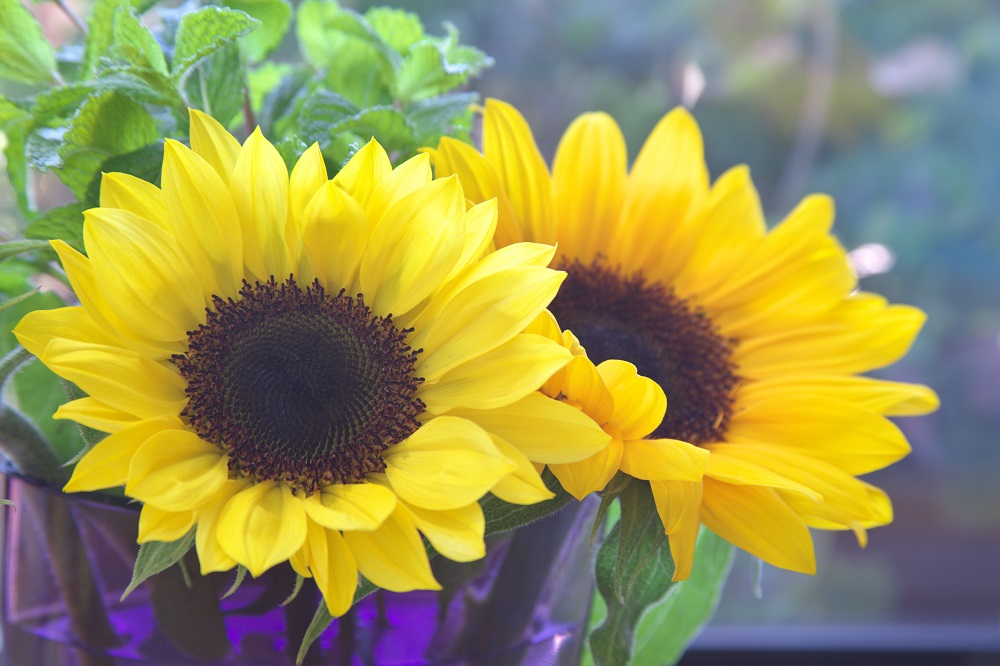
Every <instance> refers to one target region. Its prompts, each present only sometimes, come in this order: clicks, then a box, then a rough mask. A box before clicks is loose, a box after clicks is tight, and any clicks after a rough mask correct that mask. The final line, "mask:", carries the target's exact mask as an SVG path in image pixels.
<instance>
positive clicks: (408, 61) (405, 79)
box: [392, 40, 473, 103]
mask: <svg viewBox="0 0 1000 666" xmlns="http://www.w3.org/2000/svg"><path fill="white" fill-rule="evenodd" d="M472 72H473V70H472V69H471V68H469V67H467V66H466V65H455V64H451V63H449V62H448V61H447V59H446V58H445V54H444V52H443V51H442V49H441V47H440V46H439V45H438V43H437V42H436V41H432V40H424V41H422V42H419V43H417V44H414V45H413V46H412V47H411V48H410V53H409V55H407V56H406V58H405V59H404V60H403V63H402V64H401V65H400V67H399V70H398V71H397V72H396V79H395V81H394V83H393V87H392V92H393V95H394V96H395V97H396V98H397V99H400V100H402V101H403V102H404V103H406V102H410V101H414V100H419V99H425V98H427V97H431V96H432V95H437V94H440V93H443V92H447V91H449V90H452V89H454V88H457V87H458V86H460V85H462V84H463V83H465V81H466V80H467V79H468V78H469V77H470V76H471V75H472Z"/></svg>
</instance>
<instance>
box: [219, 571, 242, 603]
mask: <svg viewBox="0 0 1000 666" xmlns="http://www.w3.org/2000/svg"><path fill="white" fill-rule="evenodd" d="M246 577H247V568H246V567H245V566H243V565H242V564H238V565H237V566H236V579H235V580H233V584H232V586H230V588H229V589H228V590H226V593H225V594H223V595H222V598H223V599H228V598H229V597H231V596H233V595H234V594H236V590H238V589H240V586H241V585H243V581H244V580H245V579H246Z"/></svg>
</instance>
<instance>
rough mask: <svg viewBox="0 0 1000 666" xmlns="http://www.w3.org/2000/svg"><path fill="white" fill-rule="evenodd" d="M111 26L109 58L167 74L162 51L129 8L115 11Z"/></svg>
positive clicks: (120, 8)
mask: <svg viewBox="0 0 1000 666" xmlns="http://www.w3.org/2000/svg"><path fill="white" fill-rule="evenodd" d="M112 24H113V25H112V36H113V39H112V42H111V47H110V48H109V49H108V55H109V56H110V57H112V58H117V59H119V60H124V61H125V62H128V63H130V64H132V65H134V66H135V67H139V68H149V69H152V70H153V71H156V72H160V73H161V74H164V75H166V74H167V59H166V58H164V57H163V49H161V48H160V45H159V43H157V41H156V38H155V37H153V34H152V33H151V32H150V31H149V29H148V28H147V27H146V26H144V25H143V24H142V23H140V22H139V17H138V16H136V14H135V13H134V12H133V11H132V9H131V7H124V6H123V7H119V8H118V9H117V10H115V13H114V19H113V22H112Z"/></svg>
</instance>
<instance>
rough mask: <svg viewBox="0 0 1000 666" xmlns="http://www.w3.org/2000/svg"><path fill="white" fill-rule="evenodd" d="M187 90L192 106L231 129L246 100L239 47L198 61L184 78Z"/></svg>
mask: <svg viewBox="0 0 1000 666" xmlns="http://www.w3.org/2000/svg"><path fill="white" fill-rule="evenodd" d="M184 90H185V91H186V93H187V99H188V100H189V102H190V103H191V106H193V107H195V108H198V109H201V110H202V111H204V112H205V113H207V114H208V115H210V116H212V117H213V118H215V119H216V120H218V121H219V122H220V123H221V124H222V125H229V123H231V122H232V121H233V118H235V117H236V115H237V114H238V113H239V112H240V109H241V108H243V101H244V99H245V96H246V89H245V87H244V79H243V66H242V63H241V62H240V51H239V48H238V47H237V46H236V44H226V45H225V46H223V47H222V48H220V49H218V50H216V51H215V52H214V53H212V54H211V55H209V56H208V57H206V58H203V59H202V60H201V61H199V63H198V65H197V66H196V67H195V68H194V69H192V71H191V75H190V76H188V77H186V78H185V81H184Z"/></svg>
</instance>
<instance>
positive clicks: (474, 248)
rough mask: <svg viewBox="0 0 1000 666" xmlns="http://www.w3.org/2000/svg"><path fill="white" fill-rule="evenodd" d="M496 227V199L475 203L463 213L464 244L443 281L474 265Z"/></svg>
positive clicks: (484, 251) (491, 238)
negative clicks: (460, 253) (453, 265)
mask: <svg viewBox="0 0 1000 666" xmlns="http://www.w3.org/2000/svg"><path fill="white" fill-rule="evenodd" d="M463 189H464V188H463ZM466 196H468V195H466ZM496 228H497V202H496V199H490V200H489V201H486V202H483V203H481V204H476V205H475V206H473V207H472V208H470V209H469V210H468V211H467V212H466V213H465V244H464V245H463V246H462V255H461V256H460V257H459V259H458V261H457V262H455V267H454V268H453V269H452V271H451V273H449V274H448V277H447V278H445V280H444V282H446V283H447V282H451V281H452V280H453V279H454V278H456V277H457V276H458V275H459V274H461V273H463V272H465V271H467V270H468V269H469V268H471V267H473V266H475V264H476V262H477V261H478V260H479V259H481V258H482V256H483V255H484V254H486V251H487V250H488V249H489V247H490V244H491V243H492V242H493V235H494V232H495V231H496Z"/></svg>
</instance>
